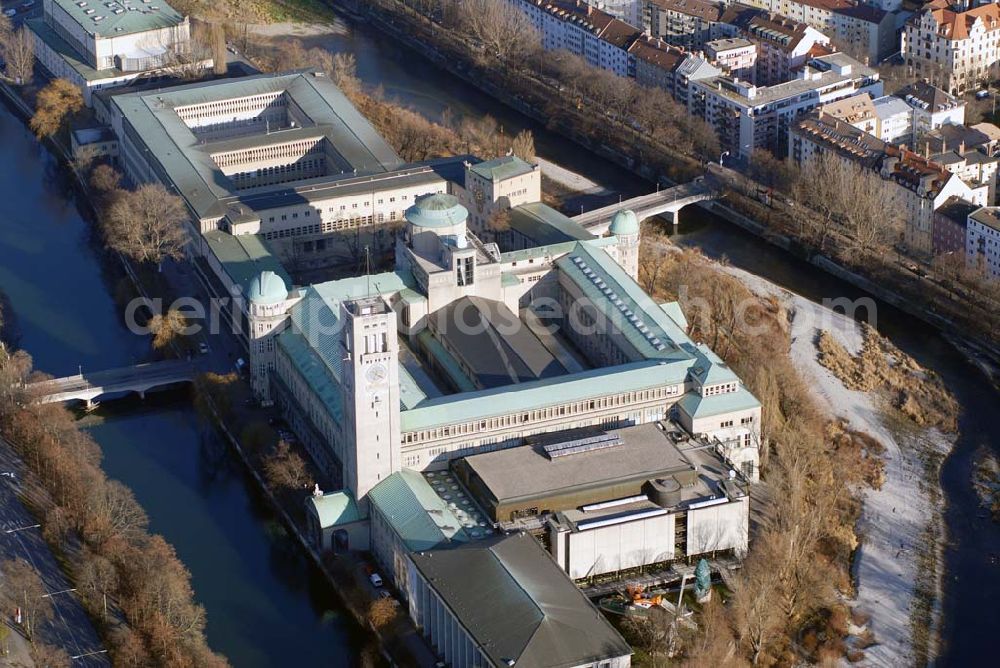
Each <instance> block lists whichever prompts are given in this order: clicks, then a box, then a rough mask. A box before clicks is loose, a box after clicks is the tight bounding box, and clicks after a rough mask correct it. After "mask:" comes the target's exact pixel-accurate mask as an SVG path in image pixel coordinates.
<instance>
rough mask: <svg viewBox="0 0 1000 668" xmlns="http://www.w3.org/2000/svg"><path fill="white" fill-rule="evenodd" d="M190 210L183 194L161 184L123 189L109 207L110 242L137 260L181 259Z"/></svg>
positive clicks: (108, 237) (112, 246) (107, 230)
mask: <svg viewBox="0 0 1000 668" xmlns="http://www.w3.org/2000/svg"><path fill="white" fill-rule="evenodd" d="M187 219H188V214H187V210H186V209H185V207H184V202H183V200H181V198H180V197H177V196H176V195H171V194H170V193H168V192H167V191H166V189H164V187H163V186H162V185H160V184H158V183H156V184H146V185H143V186H140V187H139V188H138V189H137V190H133V191H126V192H123V193H122V195H121V196H120V197H117V198H115V199H114V201H112V202H111V205H110V206H109V207H108V211H107V216H106V219H105V221H104V225H105V228H104V230H105V238H106V239H107V242H108V245H109V246H110V247H111V248H112V249H114V250H116V251H118V252H120V253H123V254H125V255H127V256H129V257H131V258H132V259H134V260H136V261H137V262H155V263H156V265H157V267H161V265H162V263H163V260H165V259H167V258H172V259H174V260H179V259H180V258H182V257H183V256H184V253H183V250H184V243H185V242H186V241H187V228H186V227H185V222H186V221H187Z"/></svg>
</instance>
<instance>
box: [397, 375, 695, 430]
mask: <svg viewBox="0 0 1000 668" xmlns="http://www.w3.org/2000/svg"><path fill="white" fill-rule="evenodd" d="M682 391H683V386H682V385H664V386H661V387H657V388H653V389H648V390H636V391H632V392H623V393H621V394H613V395H608V396H604V397H600V398H595V399H590V400H586V401H575V402H572V403H568V404H562V405H560V406H549V407H547V408H538V409H535V410H531V411H525V412H523V413H511V414H508V415H501V416H497V417H491V418H488V419H483V420H480V421H478V422H467V423H465V424H457V425H449V426H446V427H437V428H435V429H425V430H422V431H416V432H408V433H406V434H404V435H403V443H423V442H426V441H432V440H437V439H441V438H448V437H450V436H461V435H465V434H477V433H481V432H485V431H492V430H495V429H503V428H507V427H520V426H523V425H527V424H531V423H533V422H541V421H545V420H552V419H558V418H561V417H567V416H572V415H579V414H581V413H588V412H591V411H598V410H603V409H607V408H618V407H628V406H632V405H635V404H640V403H645V402H649V401H655V400H659V399H667V398H670V397H676V396H677V395H679V394H680V393H681V392H682Z"/></svg>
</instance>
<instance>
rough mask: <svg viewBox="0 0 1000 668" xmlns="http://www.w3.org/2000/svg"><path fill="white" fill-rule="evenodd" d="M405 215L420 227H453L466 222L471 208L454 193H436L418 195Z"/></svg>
mask: <svg viewBox="0 0 1000 668" xmlns="http://www.w3.org/2000/svg"><path fill="white" fill-rule="evenodd" d="M405 216H406V220H408V221H409V222H410V223H412V224H413V225H417V226H418V227H431V228H434V227H451V226H453V225H458V224H460V223H463V222H465V220H466V219H467V218H468V217H469V210H468V209H466V208H465V207H464V206H462V205H461V204H459V202H458V198H457V197H455V196H454V195H448V194H445V193H435V194H432V195H423V196H421V197H418V198H417V200H416V202H415V203H414V204H413V206H411V207H410V208H409V209H407V210H406V214H405Z"/></svg>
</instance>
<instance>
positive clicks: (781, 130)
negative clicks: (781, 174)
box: [689, 54, 882, 160]
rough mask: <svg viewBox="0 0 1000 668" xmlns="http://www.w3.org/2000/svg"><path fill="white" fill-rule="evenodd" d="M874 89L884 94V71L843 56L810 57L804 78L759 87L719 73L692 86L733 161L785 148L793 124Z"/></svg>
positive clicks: (697, 109)
mask: <svg viewBox="0 0 1000 668" xmlns="http://www.w3.org/2000/svg"><path fill="white" fill-rule="evenodd" d="M859 93H860V94H864V93H868V94H870V95H872V96H877V95H881V93H882V82H881V81H879V79H878V74H877V73H874V72H873V71H872V70H870V69H868V68H865V67H864V66H862V65H860V64H859V63H857V62H856V61H853V59H850V58H848V57H847V56H844V55H843V54H834V55H833V56H823V57H821V58H816V59H813V60H812V61H810V65H809V66H808V67H807V68H806V69H805V70H804V71H803V72H802V73H801V75H800V78H798V79H796V80H794V81H790V82H788V83H784V84H778V85H776V86H769V87H761V86H754V85H752V84H750V83H748V82H742V81H740V82H736V81H733V80H730V79H727V78H722V77H717V78H714V79H708V80H705V81H699V82H696V83H694V84H693V85H692V101H691V102H690V103H689V107H690V108H691V110H692V112H693V113H695V114H697V115H700V116H701V117H702V118H704V119H705V120H706V121H707V122H708V123H709V124H710V125H712V127H714V128H715V129H716V132H717V133H718V134H719V138H720V142H721V144H722V146H723V148H724V149H725V150H727V151H729V152H730V156H731V157H732V158H733V159H744V160H746V159H749V158H750V155H751V154H752V153H753V151H754V150H756V149H767V150H772V151H773V150H777V151H779V153H784V152H785V146H786V144H787V140H788V129H789V127H790V126H791V124H792V122H793V121H794V120H795V119H796V118H798V117H799V116H801V115H802V114H805V113H806V112H808V111H811V110H812V109H815V108H816V107H819V106H821V105H823V104H826V103H828V102H833V101H834V100H839V99H842V98H845V97H850V96H852V95H856V94H859Z"/></svg>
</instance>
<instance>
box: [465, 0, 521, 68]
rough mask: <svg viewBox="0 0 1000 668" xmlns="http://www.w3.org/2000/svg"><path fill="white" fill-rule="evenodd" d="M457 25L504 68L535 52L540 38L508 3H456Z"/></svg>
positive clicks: (468, 0)
mask: <svg viewBox="0 0 1000 668" xmlns="http://www.w3.org/2000/svg"><path fill="white" fill-rule="evenodd" d="M455 4H456V5H457V7H458V11H457V12H454V15H455V16H456V18H457V21H458V26H459V27H460V28H461V29H463V30H465V31H466V32H467V33H468V34H469V36H470V37H472V38H473V39H475V40H476V41H478V42H479V44H480V45H481V47H482V49H483V51H484V52H485V55H486V56H487V57H488V58H496V60H497V61H499V62H500V64H501V65H503V66H507V65H512V64H515V63H516V62H518V61H523V60H524V59H525V58H527V57H529V56H531V55H532V54H533V53H534V52H535V51H537V49H538V45H539V37H538V32H537V31H536V30H535V27H534V25H532V23H531V21H530V20H529V19H528V17H527V16H525V14H524V13H523V12H521V11H520V10H518V9H517V8H516V7H514V6H513V5H512V4H511V3H509V2H498V1H497V0H463V1H462V2H460V3H458V2H456V3H455Z"/></svg>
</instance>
